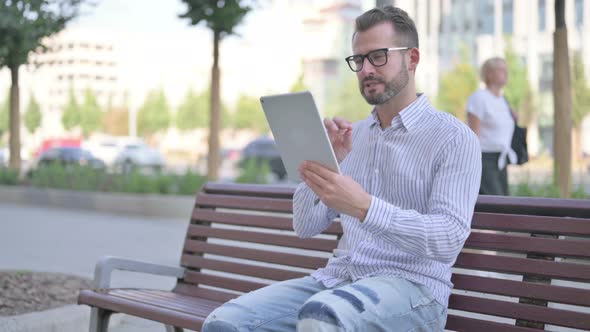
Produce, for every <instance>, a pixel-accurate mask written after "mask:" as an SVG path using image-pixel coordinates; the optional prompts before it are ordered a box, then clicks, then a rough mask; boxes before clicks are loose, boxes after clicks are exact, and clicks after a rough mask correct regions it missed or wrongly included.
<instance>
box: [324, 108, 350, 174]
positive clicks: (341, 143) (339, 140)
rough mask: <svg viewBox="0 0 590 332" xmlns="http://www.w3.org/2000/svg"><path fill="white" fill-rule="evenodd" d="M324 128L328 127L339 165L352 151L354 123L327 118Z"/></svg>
mask: <svg viewBox="0 0 590 332" xmlns="http://www.w3.org/2000/svg"><path fill="white" fill-rule="evenodd" d="M324 126H326V131H327V132H328V137H330V143H332V148H333V149H334V153H335V154H336V159H338V163H341V162H342V161H343V160H344V158H346V156H347V155H348V153H349V152H350V150H352V123H350V122H348V121H346V120H344V119H342V118H339V117H334V119H330V118H325V119H324Z"/></svg>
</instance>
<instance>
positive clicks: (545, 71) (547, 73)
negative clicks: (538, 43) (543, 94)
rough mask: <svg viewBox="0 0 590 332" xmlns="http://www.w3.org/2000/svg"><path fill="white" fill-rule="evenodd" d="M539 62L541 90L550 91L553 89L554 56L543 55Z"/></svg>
mask: <svg viewBox="0 0 590 332" xmlns="http://www.w3.org/2000/svg"><path fill="white" fill-rule="evenodd" d="M539 60H540V61H539V62H540V65H541V75H540V77H539V90H541V91H550V90H551V89H552V88H553V55H552V54H542V55H541V56H540V59H539Z"/></svg>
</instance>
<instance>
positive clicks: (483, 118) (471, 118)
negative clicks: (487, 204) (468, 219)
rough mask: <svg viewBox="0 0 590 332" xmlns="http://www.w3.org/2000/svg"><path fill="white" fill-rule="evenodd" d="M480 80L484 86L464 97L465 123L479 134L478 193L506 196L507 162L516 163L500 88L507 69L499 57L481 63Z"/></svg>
mask: <svg viewBox="0 0 590 332" xmlns="http://www.w3.org/2000/svg"><path fill="white" fill-rule="evenodd" d="M481 80H482V81H483V82H484V83H485V85H486V87H485V88H484V89H480V90H478V91H476V92H474V93H473V94H472V95H471V96H469V99H468V100H467V123H468V125H469V127H470V128H471V129H472V130H473V132H475V134H476V135H477V136H478V137H479V141H480V144H481V150H482V173H481V187H480V188H479V193H480V194H482V195H504V196H508V194H509V191H508V170H507V167H506V166H508V165H507V164H508V161H510V162H511V163H515V162H516V152H514V151H513V150H512V148H511V147H510V145H511V143H512V135H513V133H514V119H515V115H514V114H512V111H511V110H510V107H509V106H508V102H507V101H506V98H504V95H503V94H502V88H504V86H505V85H506V83H507V82H508V69H507V68H506V62H505V61H504V59H502V58H498V57H495V58H491V59H488V60H486V61H485V62H484V64H483V65H482V66H481Z"/></svg>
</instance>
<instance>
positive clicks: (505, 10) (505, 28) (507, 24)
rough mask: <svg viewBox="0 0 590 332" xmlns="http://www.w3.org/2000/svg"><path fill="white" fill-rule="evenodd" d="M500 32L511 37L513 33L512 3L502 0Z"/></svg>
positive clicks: (509, 0)
mask: <svg viewBox="0 0 590 332" xmlns="http://www.w3.org/2000/svg"><path fill="white" fill-rule="evenodd" d="M502 32H504V34H507V35H511V34H512V33H513V32H514V2H513V1H512V0H502Z"/></svg>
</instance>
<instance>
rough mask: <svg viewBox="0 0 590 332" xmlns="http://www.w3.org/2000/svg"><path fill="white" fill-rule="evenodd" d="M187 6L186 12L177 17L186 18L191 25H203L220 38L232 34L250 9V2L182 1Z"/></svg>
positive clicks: (229, 0)
mask: <svg viewBox="0 0 590 332" xmlns="http://www.w3.org/2000/svg"><path fill="white" fill-rule="evenodd" d="M182 2H184V3H185V4H186V6H187V8H186V12H185V13H184V14H181V15H179V17H180V18H187V19H189V20H190V23H191V25H198V24H200V23H204V24H205V25H206V26H207V28H208V29H210V30H211V31H214V32H216V33H218V34H219V36H220V37H221V38H223V37H225V36H227V35H231V34H233V33H234V30H235V28H236V27H237V26H238V25H239V24H240V23H241V22H242V20H243V19H244V16H246V14H247V13H248V12H249V11H250V10H251V9H252V6H250V5H249V3H251V2H252V1H240V0H225V1H218V0H182Z"/></svg>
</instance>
